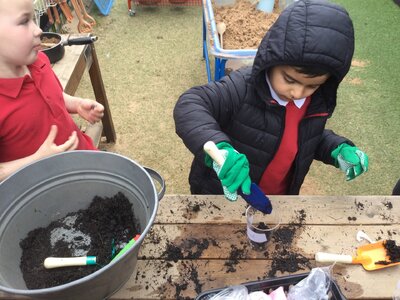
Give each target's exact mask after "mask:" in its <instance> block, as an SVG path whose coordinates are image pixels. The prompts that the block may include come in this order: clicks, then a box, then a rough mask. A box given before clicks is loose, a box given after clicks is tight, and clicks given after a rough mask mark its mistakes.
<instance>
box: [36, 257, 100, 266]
mask: <svg viewBox="0 0 400 300" xmlns="http://www.w3.org/2000/svg"><path fill="white" fill-rule="evenodd" d="M95 264H96V256H80V257H47V258H46V259H45V260H44V267H45V268H46V269H54V268H60V267H72V266H86V265H95Z"/></svg>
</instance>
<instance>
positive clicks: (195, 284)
mask: <svg viewBox="0 0 400 300" xmlns="http://www.w3.org/2000/svg"><path fill="white" fill-rule="evenodd" d="M270 267H271V261H270V260H264V261H259V260H244V261H240V262H239V263H238V264H237V265H236V268H235V272H229V271H228V268H227V266H226V265H225V261H221V260H180V261H178V262H170V261H164V260H146V261H144V260H139V261H138V268H137V274H136V275H134V276H132V277H131V278H130V279H129V280H128V282H127V284H125V285H124V286H123V287H122V289H121V290H120V291H118V292H117V293H116V294H115V295H113V296H112V297H111V299H113V300H125V299H184V297H189V298H190V299H192V298H194V297H196V296H197V295H198V294H199V293H200V292H202V291H207V290H210V289H214V288H222V287H225V286H229V285H235V284H241V283H243V282H249V281H258V280H261V279H264V278H266V274H267V273H268V270H269V269H270ZM398 271H399V270H397V272H398ZM304 272H306V270H300V271H299V272H297V273H304ZM397 274H398V273H397ZM334 279H335V280H336V281H337V283H338V284H339V285H340V289H341V291H342V292H343V294H344V295H345V296H346V297H347V298H348V299H391V297H392V293H393V291H394V289H395V286H396V283H397V281H398V277H397V276H393V272H389V268H388V269H384V270H380V271H379V272H377V273H374V272H367V271H364V269H363V268H362V267H360V266H356V265H353V266H351V268H342V267H341V266H337V265H336V266H335V267H334ZM361 283H362V285H361ZM377 287H381V288H377Z"/></svg>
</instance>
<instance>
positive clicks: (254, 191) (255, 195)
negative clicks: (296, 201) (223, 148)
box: [203, 141, 272, 214]
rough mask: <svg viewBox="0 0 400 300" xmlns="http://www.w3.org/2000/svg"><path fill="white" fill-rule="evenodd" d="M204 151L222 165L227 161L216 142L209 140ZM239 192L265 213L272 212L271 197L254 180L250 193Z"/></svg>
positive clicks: (249, 202) (251, 204)
mask: <svg viewBox="0 0 400 300" xmlns="http://www.w3.org/2000/svg"><path fill="white" fill-rule="evenodd" d="M203 149H204V151H205V152H206V153H207V154H208V155H210V157H211V158H212V159H213V160H214V161H215V162H216V163H217V164H218V165H219V166H222V165H223V164H224V162H225V158H224V157H223V156H222V154H221V152H220V150H219V149H218V147H217V146H216V145H215V143H214V142H212V141H208V142H206V143H205V144H204V147H203ZM238 194H239V195H240V196H242V198H243V199H244V200H245V201H246V202H247V203H248V204H249V205H250V206H252V207H254V208H255V209H257V210H259V211H261V212H263V213H264V214H270V213H271V212H272V204H271V201H270V200H269V198H268V197H267V196H266V195H265V194H264V192H263V191H262V190H261V189H260V188H259V186H258V185H257V184H255V183H254V182H252V183H251V186H250V194H249V195H246V194H243V192H242V191H241V190H240V189H239V190H238Z"/></svg>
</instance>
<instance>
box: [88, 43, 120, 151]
mask: <svg viewBox="0 0 400 300" xmlns="http://www.w3.org/2000/svg"><path fill="white" fill-rule="evenodd" d="M90 47H91V50H92V60H93V61H92V64H91V66H90V68H89V75H90V81H91V83H92V87H93V92H94V95H95V97H96V100H97V101H98V102H99V103H101V104H102V105H103V106H104V116H103V119H102V123H103V136H105V137H106V139H107V142H108V143H115V141H116V139H117V137H116V134H115V130H114V123H113V120H112V118H111V111H110V107H109V105H108V99H107V95H106V91H105V89H104V84H103V79H102V77H101V72H100V67H99V62H98V60H97V54H96V49H95V47H94V45H93V44H91V45H90Z"/></svg>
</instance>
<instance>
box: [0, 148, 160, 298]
mask: <svg viewBox="0 0 400 300" xmlns="http://www.w3.org/2000/svg"><path fill="white" fill-rule="evenodd" d="M81 153H85V154H87V153H90V154H91V155H92V154H93V155H101V156H104V155H106V156H114V157H117V158H119V159H124V160H126V161H129V162H130V163H133V164H134V165H135V166H136V167H139V169H140V170H141V171H142V172H143V173H144V174H145V176H146V177H147V179H148V181H149V182H150V184H151V186H152V190H153V196H154V200H155V205H154V209H153V212H152V213H151V215H150V218H149V221H148V223H147V224H146V227H145V228H144V229H143V232H142V233H141V235H140V238H139V239H138V240H137V243H136V245H134V246H133V247H132V248H131V249H130V250H129V251H127V252H125V253H124V254H123V255H121V257H119V258H118V259H117V260H115V261H113V262H110V263H108V264H107V265H106V266H103V267H102V268H100V269H99V270H97V271H95V272H93V273H91V274H89V275H87V276H84V277H82V278H79V279H77V280H74V281H71V282H68V283H65V284H61V285H57V286H53V287H49V288H42V289H16V288H10V287H6V286H3V285H1V284H0V291H4V292H6V293H10V294H17V295H23V296H30V297H35V296H38V295H41V294H43V293H47V294H49V293H52V292H62V291H63V290H66V289H69V288H73V287H74V286H76V285H80V284H84V283H85V282H88V281H90V280H92V279H93V278H95V277H97V276H98V275H99V274H102V273H104V272H106V271H107V270H108V269H109V268H111V267H112V266H113V265H114V264H117V263H121V262H122V261H123V258H124V257H126V256H128V255H129V254H132V249H134V247H137V245H141V243H142V242H143V240H144V237H145V235H146V234H147V233H148V231H149V230H150V227H151V226H152V225H153V223H154V220H155V217H156V214H157V210H158V205H159V199H158V194H157V190H156V187H155V184H154V182H153V180H152V178H151V176H150V175H149V173H148V172H147V171H146V170H145V169H144V167H142V166H141V165H140V164H139V163H137V162H135V161H134V160H132V159H130V158H128V157H126V156H123V155H120V154H117V153H110V152H104V151H94V150H74V151H69V152H62V153H58V154H54V155H51V156H49V157H46V158H43V159H40V160H37V161H35V162H33V163H30V164H28V165H26V166H24V167H22V168H20V169H19V170H17V171H16V172H15V173H13V174H12V175H11V176H9V177H8V178H6V179H5V180H4V181H2V182H0V186H1V185H3V184H5V183H6V182H9V181H12V180H13V179H14V176H17V174H18V173H20V172H21V173H22V172H26V169H29V168H30V166H31V165H34V164H37V163H40V162H41V161H44V160H48V159H56V157H58V156H76V155H80V154H81ZM114 292H116V291H114Z"/></svg>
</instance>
